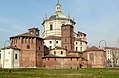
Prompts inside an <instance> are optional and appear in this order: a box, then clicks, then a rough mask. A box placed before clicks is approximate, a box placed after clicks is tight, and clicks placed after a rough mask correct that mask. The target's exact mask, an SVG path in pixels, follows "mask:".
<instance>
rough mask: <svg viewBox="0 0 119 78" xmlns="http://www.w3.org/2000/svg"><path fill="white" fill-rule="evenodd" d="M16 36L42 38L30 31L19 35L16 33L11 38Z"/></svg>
mask: <svg viewBox="0 0 119 78" xmlns="http://www.w3.org/2000/svg"><path fill="white" fill-rule="evenodd" d="M15 37H37V38H40V37H39V36H35V35H33V34H30V33H29V32H26V33H23V34H19V35H16V36H12V37H10V38H15Z"/></svg>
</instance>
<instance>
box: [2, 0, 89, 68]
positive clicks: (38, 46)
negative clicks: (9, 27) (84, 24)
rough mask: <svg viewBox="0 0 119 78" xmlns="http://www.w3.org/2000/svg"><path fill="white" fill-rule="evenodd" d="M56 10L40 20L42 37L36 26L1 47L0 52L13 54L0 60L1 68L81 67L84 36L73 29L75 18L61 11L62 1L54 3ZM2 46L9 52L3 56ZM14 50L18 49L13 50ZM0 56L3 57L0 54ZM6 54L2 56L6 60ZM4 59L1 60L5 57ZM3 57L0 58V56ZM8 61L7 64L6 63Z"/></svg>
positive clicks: (13, 37) (84, 60)
mask: <svg viewBox="0 0 119 78" xmlns="http://www.w3.org/2000/svg"><path fill="white" fill-rule="evenodd" d="M55 9H56V10H55V12H54V14H52V15H51V16H50V17H49V18H48V17H45V18H44V19H43V22H42V27H43V30H42V31H43V32H42V38H41V37H40V32H39V29H38V28H30V29H28V31H27V32H25V33H22V34H18V35H15V36H12V37H10V41H11V45H10V46H8V47H4V48H3V49H2V50H1V53H3V54H1V55H4V56H8V54H9V53H11V54H12V56H13V57H15V58H12V59H11V60H9V62H8V61H2V62H1V65H2V67H6V68H7V67H10V68H28V67H29V68H36V67H45V68H81V67H82V66H83V62H86V61H87V60H86V59H85V58H83V57H82V54H83V51H84V50H86V48H87V39H86V38H87V36H86V34H85V33H83V32H80V31H78V32H75V31H74V28H75V24H76V22H75V21H74V19H72V18H70V16H66V15H64V14H63V12H62V10H61V4H60V3H59V1H58V3H57V4H56V7H55ZM5 49H11V50H7V51H9V52H8V54H7V55H6V54H5V53H7V52H5V53H4V51H5ZM15 51H17V52H15ZM1 58H3V56H1ZM6 58H8V57H4V59H6ZM4 59H3V60H4ZM1 60H2V59H1ZM8 64H9V65H10V66H8Z"/></svg>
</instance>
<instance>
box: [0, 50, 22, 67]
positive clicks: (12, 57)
mask: <svg viewBox="0 0 119 78" xmlns="http://www.w3.org/2000/svg"><path fill="white" fill-rule="evenodd" d="M19 56H20V51H19V50H15V49H5V50H1V65H2V68H19V67H20V65H19ZM3 60H4V61H3Z"/></svg>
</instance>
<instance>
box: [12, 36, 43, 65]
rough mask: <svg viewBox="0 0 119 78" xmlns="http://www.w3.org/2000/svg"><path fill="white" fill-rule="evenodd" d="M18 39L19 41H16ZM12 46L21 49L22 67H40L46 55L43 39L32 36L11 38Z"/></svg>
mask: <svg viewBox="0 0 119 78" xmlns="http://www.w3.org/2000/svg"><path fill="white" fill-rule="evenodd" d="M15 40H17V43H14V41H15ZM11 41H12V46H16V47H18V48H20V49H21V51H20V66H21V67H37V66H38V67H39V66H40V64H39V62H41V61H42V59H41V58H42V56H43V55H44V53H43V52H44V45H43V40H41V39H39V38H32V37H20V38H19V37H18V38H11Z"/></svg>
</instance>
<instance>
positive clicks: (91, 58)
mask: <svg viewBox="0 0 119 78" xmlns="http://www.w3.org/2000/svg"><path fill="white" fill-rule="evenodd" d="M89 58H90V60H91V61H93V60H94V55H93V53H90V54H89Z"/></svg>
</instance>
